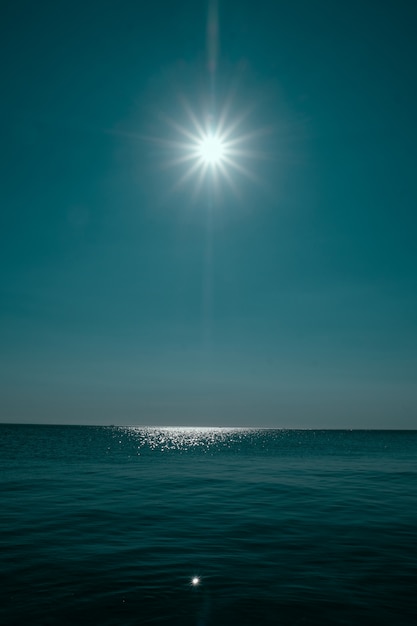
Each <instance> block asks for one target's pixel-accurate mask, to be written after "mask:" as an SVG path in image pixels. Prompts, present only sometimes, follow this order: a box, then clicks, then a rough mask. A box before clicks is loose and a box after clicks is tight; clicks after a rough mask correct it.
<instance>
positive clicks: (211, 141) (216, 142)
mask: <svg viewBox="0 0 417 626" xmlns="http://www.w3.org/2000/svg"><path fill="white" fill-rule="evenodd" d="M199 152H200V156H201V158H202V160H203V161H204V162H205V163H209V164H210V165H218V164H219V163H221V162H222V160H223V157H224V144H223V142H222V140H221V138H220V137H217V136H216V135H211V134H210V135H207V136H206V137H204V138H203V139H202V140H201V142H200V145H199Z"/></svg>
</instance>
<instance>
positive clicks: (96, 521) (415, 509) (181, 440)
mask: <svg viewBox="0 0 417 626" xmlns="http://www.w3.org/2000/svg"><path fill="white" fill-rule="evenodd" d="M0 464H1V465H0V468H1V496H0V497H1V501H0V505H1V506H0V545H1V559H0V574H1V579H2V584H1V586H0V597H1V602H0V624H2V625H4V626H8V625H11V624H16V625H21V624H25V625H26V624H42V625H52V624H60V625H69V624H71V625H73V624H77V623H78V624H88V625H93V626H95V625H97V626H98V625H100V626H105V625H109V626H110V625H113V624H114V625H116V624H121V625H133V624H137V625H142V624H143V625H146V624H161V625H162V624H166V625H172V626H176V625H181V626H208V625H213V626H226V625H227V626H233V625H239V626H246V625H247V626H249V625H254V626H262V625H266V624H268V625H269V624H271V625H272V624H274V625H282V626H287V625H294V626H295V625H320V626H325V625H330V624H332V625H334V624H349V625H352V624H354V625H360V624H363V625H375V626H376V625H378V626H381V625H387V626H388V625H389V626H394V625H395V626H401V625H407V626H408V625H415V624H417V431H314V430H310V431H306V430H302V431H297V430H260V429H236V428H150V427H149V428H142V427H95V426H80V427H78V426H34V425H33V426H32V425H6V424H3V425H0ZM193 583H194V584H193Z"/></svg>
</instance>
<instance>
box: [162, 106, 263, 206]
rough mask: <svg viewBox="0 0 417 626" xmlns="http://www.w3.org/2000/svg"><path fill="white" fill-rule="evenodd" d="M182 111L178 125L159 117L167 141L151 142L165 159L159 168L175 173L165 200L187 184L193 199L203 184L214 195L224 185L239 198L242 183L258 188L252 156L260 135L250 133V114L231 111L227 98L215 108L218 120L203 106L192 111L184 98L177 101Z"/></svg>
mask: <svg viewBox="0 0 417 626" xmlns="http://www.w3.org/2000/svg"><path fill="white" fill-rule="evenodd" d="M180 105H181V109H182V113H183V115H182V117H183V119H182V120H178V119H175V118H171V117H169V116H166V115H165V114H162V113H161V114H160V116H159V118H160V120H162V121H164V122H165V123H166V124H167V127H168V131H169V133H168V137H169V138H168V137H167V138H166V139H164V138H163V137H161V136H160V137H154V138H153V140H154V141H156V142H157V143H158V144H159V145H160V147H161V149H162V150H163V153H164V159H163V160H161V167H162V168H166V167H169V168H171V167H172V168H174V170H175V182H174V184H173V186H172V187H171V188H170V189H169V190H168V195H171V193H173V192H175V191H177V190H178V189H179V188H180V187H183V186H184V185H185V184H186V183H190V182H191V184H192V185H193V187H194V192H193V194H192V196H191V197H192V198H193V199H194V198H195V197H196V195H197V194H198V193H199V191H201V190H202V189H203V188H204V187H205V186H206V184H208V185H209V186H210V188H211V189H212V190H213V191H214V192H215V193H216V194H217V192H220V191H221V188H222V187H223V185H225V186H226V187H229V189H230V190H231V191H232V192H233V194H234V195H235V196H236V197H237V198H241V197H242V194H241V189H242V180H244V179H251V180H252V181H253V182H255V183H256V184H259V182H260V181H259V179H258V177H257V175H255V174H254V172H253V169H252V166H253V164H254V160H255V159H257V158H259V155H260V152H259V151H256V150H254V142H256V140H257V139H258V138H259V137H261V135H262V134H263V130H262V129H257V130H252V129H251V128H250V122H249V119H248V115H249V112H250V111H245V110H244V111H243V112H242V111H241V112H238V111H236V110H233V109H234V107H233V106H232V101H231V98H226V100H225V102H224V104H223V105H221V104H220V105H219V106H218V108H217V112H216V114H214V113H213V112H211V111H210V107H208V106H204V105H203V106H202V109H201V110H200V111H198V110H196V109H195V108H193V107H192V106H191V105H190V104H189V102H188V101H186V99H185V97H180ZM206 188H207V187H206ZM218 197H219V196H218Z"/></svg>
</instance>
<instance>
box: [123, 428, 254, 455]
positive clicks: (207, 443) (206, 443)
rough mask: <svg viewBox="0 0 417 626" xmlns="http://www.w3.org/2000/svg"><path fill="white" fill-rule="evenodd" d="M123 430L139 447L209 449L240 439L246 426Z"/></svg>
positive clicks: (164, 449) (152, 448)
mask: <svg viewBox="0 0 417 626" xmlns="http://www.w3.org/2000/svg"><path fill="white" fill-rule="evenodd" d="M123 430H124V431H125V432H126V433H127V434H128V435H129V436H131V437H135V438H137V440H138V443H139V445H140V447H148V448H150V449H151V450H160V451H166V450H184V451H185V450H190V449H193V448H200V449H209V448H211V447H213V446H217V445H219V444H220V445H222V446H224V445H229V444H230V441H231V438H233V440H236V439H241V438H242V437H243V436H244V434H245V433H247V432H248V431H249V430H250V429H248V428H224V427H211V426H193V427H190V426H160V427H156V426H155V427H154V426H145V427H138V426H127V427H124V428H123Z"/></svg>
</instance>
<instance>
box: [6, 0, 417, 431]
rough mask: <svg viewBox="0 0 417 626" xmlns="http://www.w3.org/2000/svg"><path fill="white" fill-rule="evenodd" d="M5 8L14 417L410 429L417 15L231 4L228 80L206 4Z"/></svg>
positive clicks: (409, 7)
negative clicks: (197, 133)
mask: <svg viewBox="0 0 417 626" xmlns="http://www.w3.org/2000/svg"><path fill="white" fill-rule="evenodd" d="M6 4H7V6H6V5H5V6H4V7H3V9H2V19H1V20H0V24H1V25H0V30H1V34H0V35H1V36H0V42H1V43H0V46H1V52H2V54H1V57H2V99H1V102H0V111H1V115H0V126H1V137H2V142H1V153H0V158H1V168H0V219H1V221H0V263H1V265H0V271H1V282H0V289H1V292H0V322H1V323H0V420H1V421H10V422H11V421H22V422H53V423H81V424H82V423H86V424H87V423H114V424H118V423H122V424H167V425H169V424H196V425H199V424H218V425H254V426H256V425H260V426H276V427H280V426H282V427H295V428H297V427H317V428H357V427H362V428H368V427H369V428H396V427H397V428H414V427H415V426H416V423H417V422H416V416H417V384H416V375H417V285H416V283H417V280H416V279H417V267H416V254H417V253H416V243H415V242H416V226H417V217H416V208H417V178H416V163H417V124H416V111H417V91H416V89H417V88H416V79H415V78H416V63H417V39H416V37H415V25H416V23H417V5H415V4H414V3H412V2H409V1H405V0H398V1H397V2H391V1H389V2H385V1H381V2H378V3H376V2H375V1H374V0H360V1H359V0H353V1H349V2H345V1H343V0H341V1H340V2H331V1H330V0H327V1H324V0H321V1H320V0H317V1H312V0H298V1H293V2H278V1H274V2H272V1H267V0H258V1H257V2H249V1H247V0H239V1H237V0H229V1H226V0H224V1H223V2H222V1H220V3H219V11H218V25H219V39H218V43H219V46H218V56H217V68H216V71H215V73H214V78H215V80H214V81H213V80H211V79H210V76H211V77H213V73H211V74H210V72H209V71H208V69H207V54H208V51H207V39H206V31H207V16H208V5H207V4H206V3H205V2H195V1H194V2H192V1H183V2H181V1H180V2H171V1H168V0H162V2H158V3H148V4H146V3H144V2H130V1H127V0H118V1H117V2H113V1H104V0H100V2H99V1H96V0H92V1H90V2H80V1H79V0H72V1H71V2H70V1H57V0H55V1H54V2H49V1H47V0H45V1H43V2H39V3H34V2H29V1H28V0H22V1H16V2H9V3H6ZM230 94H232V95H233V98H231V99H230V101H231V104H230V110H229V122H230V123H232V122H233V119H235V118H236V116H239V115H241V114H242V113H244V112H246V113H247V114H246V116H245V117H244V119H243V120H242V122H241V125H240V127H239V129H238V131H239V132H241V133H242V134H246V133H251V132H253V131H256V132H254V134H253V136H252V137H248V139H247V142H246V143H245V147H246V148H247V149H248V150H251V151H252V152H253V153H254V154H253V157H251V158H248V157H244V165H245V167H247V169H249V170H250V171H251V172H252V174H253V176H254V178H255V180H252V179H251V178H248V177H246V176H245V175H243V174H240V173H239V172H235V171H233V172H230V174H231V176H232V178H233V182H234V185H235V187H236V189H235V191H233V190H232V189H231V188H230V187H229V186H228V185H227V184H226V181H223V183H222V184H221V185H220V187H219V190H218V193H214V190H213V188H212V187H213V185H212V180H211V179H210V176H208V177H207V179H205V180H204V181H203V184H202V185H201V189H200V190H199V191H198V193H197V192H196V183H197V176H191V177H190V178H189V179H188V180H187V181H185V183H184V184H183V185H180V186H178V187H177V188H175V189H174V187H175V185H176V183H178V181H179V179H181V177H182V176H183V175H184V173H185V172H186V170H187V167H186V164H182V165H177V166H175V167H168V166H167V161H169V160H170V159H171V158H173V157H174V156H175V155H174V154H173V153H174V152H175V149H173V148H172V146H171V145H170V144H168V143H167V144H165V143H164V141H165V140H168V139H170V140H172V139H174V138H175V137H174V135H175V132H176V129H175V128H174V127H173V126H172V124H170V123H169V122H167V118H171V119H172V120H174V121H176V122H178V124H181V125H182V126H185V127H187V125H189V128H190V129H192V123H191V121H190V119H189V118H188V117H187V114H186V112H185V110H184V108H183V105H182V104H181V103H182V102H183V100H184V98H185V99H186V100H187V101H188V102H189V103H190V106H191V107H192V109H193V111H194V112H195V114H196V115H197V117H199V116H200V115H201V114H202V110H203V109H204V107H205V106H206V105H207V99H208V98H209V96H210V98H212V100H213V101H215V105H213V106H214V108H213V111H214V110H216V111H220V110H221V109H222V106H223V103H224V102H225V100H226V99H227V98H228V97H229V96H230ZM207 106H208V105H207ZM261 130H262V131H263V134H260V133H259V134H258V133H257V131H261ZM155 139H157V141H156V140H155ZM255 153H256V154H255ZM209 250H210V252H209Z"/></svg>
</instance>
